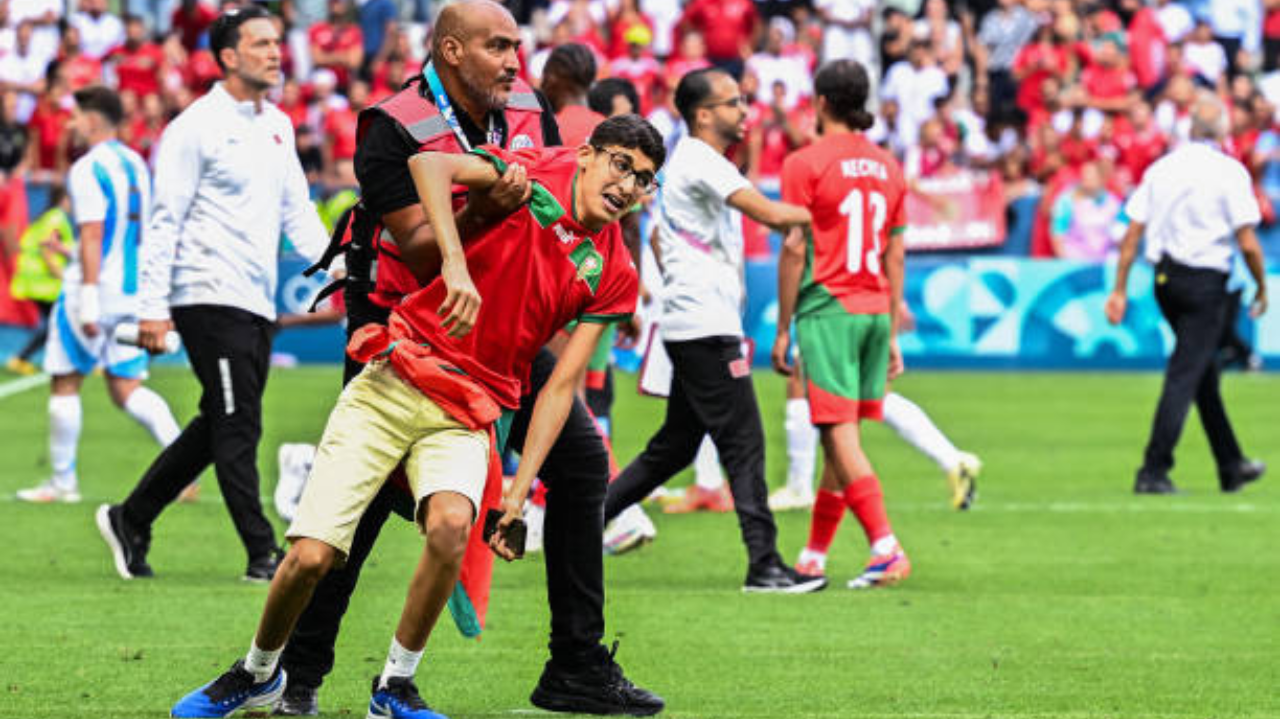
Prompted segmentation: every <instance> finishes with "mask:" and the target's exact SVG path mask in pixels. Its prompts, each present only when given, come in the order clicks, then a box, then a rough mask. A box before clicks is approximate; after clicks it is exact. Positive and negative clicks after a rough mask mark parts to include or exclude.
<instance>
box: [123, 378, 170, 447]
mask: <svg viewBox="0 0 1280 719" xmlns="http://www.w3.org/2000/svg"><path fill="white" fill-rule="evenodd" d="M124 411H125V412H128V413H129V416H130V417H133V418H134V419H135V420H137V422H138V424H140V425H142V426H143V427H146V428H147V431H148V432H150V433H151V436H152V437H154V438H155V440H156V441H157V442H159V443H160V446H161V447H168V446H169V445H171V444H173V440H175V439H177V438H178V434H179V433H180V432H181V431H182V430H180V429H179V428H178V422H177V421H176V420H175V419H174V418H173V413H172V412H170V411H169V405H168V404H166V403H165V401H164V398H163V397H161V396H160V395H158V394H156V393H155V392H152V391H151V390H149V389H147V388H146V387H138V388H137V389H135V390H134V391H133V393H132V394H130V395H129V398H128V399H126V400H125V401H124Z"/></svg>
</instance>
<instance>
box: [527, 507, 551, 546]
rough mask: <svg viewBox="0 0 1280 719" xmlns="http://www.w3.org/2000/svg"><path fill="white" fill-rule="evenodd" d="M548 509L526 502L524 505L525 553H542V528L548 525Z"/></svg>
mask: <svg viewBox="0 0 1280 719" xmlns="http://www.w3.org/2000/svg"><path fill="white" fill-rule="evenodd" d="M546 520H547V508H546V507H540V506H538V505H536V504H534V503H533V502H530V501H528V500H525V503H524V526H525V530H526V531H525V536H524V551H525V553H526V554H530V553H533V552H541V551H542V526H543V525H544V524H546Z"/></svg>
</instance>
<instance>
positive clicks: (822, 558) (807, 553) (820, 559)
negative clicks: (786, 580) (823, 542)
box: [796, 547, 827, 569]
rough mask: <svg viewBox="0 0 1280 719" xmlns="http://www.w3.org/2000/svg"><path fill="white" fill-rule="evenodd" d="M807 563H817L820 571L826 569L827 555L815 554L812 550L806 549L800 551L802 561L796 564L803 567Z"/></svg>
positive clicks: (822, 553)
mask: <svg viewBox="0 0 1280 719" xmlns="http://www.w3.org/2000/svg"><path fill="white" fill-rule="evenodd" d="M806 563H816V564H817V565H818V569H826V568H827V553H826V552H815V551H813V550H812V549H809V548H808V547H805V548H804V549H801V550H800V561H798V562H796V564H797V565H801V564H806Z"/></svg>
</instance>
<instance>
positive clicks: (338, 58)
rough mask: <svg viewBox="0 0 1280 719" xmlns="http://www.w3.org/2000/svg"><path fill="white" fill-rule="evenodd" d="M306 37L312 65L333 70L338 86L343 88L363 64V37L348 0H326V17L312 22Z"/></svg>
mask: <svg viewBox="0 0 1280 719" xmlns="http://www.w3.org/2000/svg"><path fill="white" fill-rule="evenodd" d="M307 37H308V39H309V41H310V43H311V63H312V66H313V67H318V68H324V69H326V70H329V71H330V72H332V73H333V75H334V77H335V78H336V79H337V83H338V87H339V88H343V89H345V88H346V87H347V83H348V82H350V80H351V77H352V76H353V75H354V74H355V73H356V72H358V71H359V70H360V66H361V65H362V64H363V63H364V36H363V34H362V33H361V32H360V26H358V25H356V24H355V21H354V18H353V11H352V9H351V4H350V2H348V0H329V19H328V20H327V21H325V22H318V23H316V24H315V25H312V26H311V29H310V30H309V31H308V35H307Z"/></svg>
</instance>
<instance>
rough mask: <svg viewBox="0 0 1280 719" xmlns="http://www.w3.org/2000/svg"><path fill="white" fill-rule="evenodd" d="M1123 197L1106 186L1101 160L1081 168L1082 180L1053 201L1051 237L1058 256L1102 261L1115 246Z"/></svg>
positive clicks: (1054, 251)
mask: <svg viewBox="0 0 1280 719" xmlns="http://www.w3.org/2000/svg"><path fill="white" fill-rule="evenodd" d="M1120 206H1121V205H1120V198H1118V197H1116V196H1115V195H1113V194H1111V193H1110V192H1108V191H1107V189H1106V187H1104V186H1103V180H1102V174H1101V172H1099V168H1098V165H1097V163H1093V162H1088V163H1085V164H1084V166H1082V167H1081V168H1080V180H1079V181H1078V182H1077V183H1076V184H1075V185H1074V186H1073V187H1070V188H1068V189H1067V190H1066V191H1065V192H1063V193H1062V194H1061V195H1059V196H1058V199H1057V200H1056V201H1055V202H1054V203H1053V217H1052V219H1051V221H1050V230H1049V237H1050V241H1051V242H1052V243H1053V253H1054V255H1055V256H1057V257H1062V258H1065V259H1073V260H1088V261H1101V260H1104V259H1106V258H1107V256H1108V255H1109V254H1111V253H1112V252H1113V251H1114V249H1115V239H1114V238H1115V224H1116V218H1117V217H1118V216H1119V215H1120Z"/></svg>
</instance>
